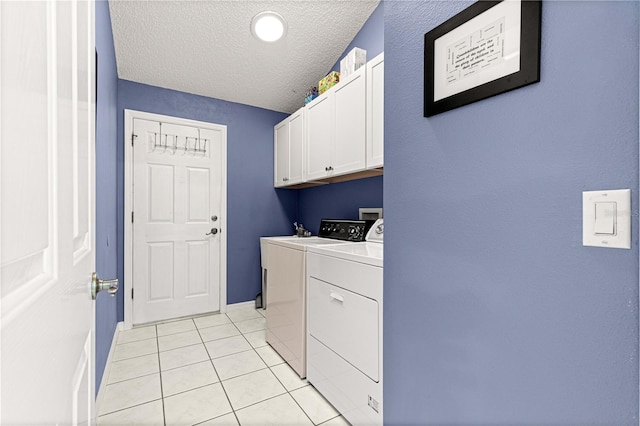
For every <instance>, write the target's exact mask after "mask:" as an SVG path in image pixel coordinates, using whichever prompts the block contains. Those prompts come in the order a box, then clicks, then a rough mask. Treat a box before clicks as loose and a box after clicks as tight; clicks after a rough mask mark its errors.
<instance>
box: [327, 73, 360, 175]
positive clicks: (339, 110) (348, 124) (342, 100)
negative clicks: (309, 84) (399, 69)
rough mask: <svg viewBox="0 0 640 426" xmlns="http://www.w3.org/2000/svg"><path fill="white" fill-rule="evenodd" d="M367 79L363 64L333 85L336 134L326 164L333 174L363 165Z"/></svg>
mask: <svg viewBox="0 0 640 426" xmlns="http://www.w3.org/2000/svg"><path fill="white" fill-rule="evenodd" d="M366 79H367V75H366V67H364V66H363V67H361V68H360V69H359V70H358V71H356V72H355V73H353V74H351V75H350V76H348V77H347V78H346V79H345V80H344V81H343V82H341V84H339V85H338V86H336V88H335V90H334V92H333V97H334V109H333V114H334V125H333V128H334V130H335V135H334V139H333V150H332V154H333V155H332V157H331V164H329V166H330V167H331V169H330V173H331V175H332V176H339V175H344V174H347V173H353V172H357V171H360V170H364V169H365V166H366V164H365V154H366V123H367V99H366V93H367V85H366Z"/></svg>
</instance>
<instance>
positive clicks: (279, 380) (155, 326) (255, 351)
mask: <svg viewBox="0 0 640 426" xmlns="http://www.w3.org/2000/svg"><path fill="white" fill-rule="evenodd" d="M221 315H225V316H226V318H227V320H229V321H230V324H232V325H233V326H234V328H235V329H236V330H237V331H238V332H239V335H240V336H242V337H243V339H244V341H245V342H246V343H248V344H249V347H250V349H247V350H244V351H239V352H234V353H231V354H227V355H223V356H220V357H217V358H222V357H225V356H231V355H236V354H238V353H242V352H249V351H253V352H254V353H256V355H258V358H259V359H260V360H262V361H263V363H264V364H265V366H266V367H265V368H261V369H258V370H256V371H252V372H248V373H244V374H240V375H238V376H234V377H229V378H227V379H225V380H231V379H235V378H238V377H242V376H246V375H249V374H253V373H255V372H257V371H263V370H269V372H270V373H271V374H272V375H273V376H275V378H276V380H277V382H278V383H280V385H281V386H282V387H283V389H284V392H283V393H281V394H278V395H274V396H272V397H269V398H265V399H263V400H261V401H257V402H254V403H252V404H249V405H247V406H245V407H242V408H240V409H239V410H243V409H246V408H249V407H252V406H254V405H257V404H261V403H264V402H265V401H269V400H271V399H274V398H277V397H280V396H283V395H285V394H288V395H289V396H290V397H291V398H292V399H293V400H294V402H295V404H296V406H297V407H298V408H300V409H301V410H302V412H303V413H304V414H305V416H306V417H307V418H308V419H309V421H310V422H311V423H312V424H314V425H315V423H314V422H313V420H312V419H311V417H310V416H309V414H308V413H307V412H306V411H305V409H304V408H303V407H302V406H301V405H300V403H299V402H298V401H297V400H296V398H295V397H294V396H293V394H292V392H295V391H298V390H300V389H303V388H305V387H307V386H310V385H311V384H310V383H309V382H308V381H307V382H306V383H304V384H302V386H300V387H298V388H296V389H292V390H289V389H287V387H286V386H285V385H284V383H283V382H282V380H281V379H280V378H279V377H278V376H277V375H276V373H275V372H274V371H273V368H274V367H277V366H280V365H283V364H284V365H286V361H284V359H282V362H281V363H278V364H274V365H269V364H268V363H267V361H266V360H265V359H264V358H263V357H262V356H261V355H260V353H259V352H258V350H257V349H258V348H262V347H265V346H267V347H270V348H271V349H272V350H273V348H272V347H271V346H270V345H269V344H268V342H266V336H265V343H266V344H265V345H263V346H258V347H254V345H253V344H252V343H251V342H250V341H249V339H248V338H247V337H246V335H245V332H243V331H241V330H240V328H239V327H238V326H237V324H236V322H235V321H233V320H232V319H231V318H229V316H227V315H226V314H221ZM258 315H260V316H259V317H254V318H248V319H243V320H241V321H237V322H243V321H251V320H257V319H264V320H266V318H265V316H264V315H262V314H261V313H259V312H258ZM195 318H197V317H192V318H189V319H190V320H191V321H192V324H193V325H194V326H195V331H196V332H197V333H198V336H199V337H200V343H197V344H193V345H186V346H179V347H176V348H172V349H169V350H167V351H163V352H168V351H171V350H176V349H181V348H185V347H189V346H196V345H199V344H202V345H203V346H204V348H205V351H206V353H207V356H208V358H209V359H208V361H209V362H210V363H211V366H212V367H213V369H214V372H215V374H216V376H217V378H218V383H220V386H221V387H222V389H223V392H224V393H225V397H226V398H227V402H228V403H229V406H230V408H231V412H232V413H233V415H234V417H235V419H236V421H237V422H238V424H240V420H239V418H238V415H237V411H238V410H236V409H235V408H234V407H233V405H232V404H231V400H230V398H229V395H228V393H227V390H226V388H225V385H224V380H222V379H221V378H220V376H219V374H218V371H217V369H216V367H215V364H214V362H213V361H214V359H213V358H211V353H210V352H209V349H208V348H207V346H206V343H209V342H214V341H216V340H222V339H225V338H230V337H234V336H228V337H222V338H219V339H213V340H209V341H207V342H205V341H204V339H203V337H202V334H201V333H200V331H201V330H202V329H206V328H211V327H217V326H223V325H228V324H229V323H227V324H219V325H217V326H216V325H212V326H208V327H202V328H200V327H198V325H197V324H196V323H195ZM152 326H153V327H154V328H155V331H156V336H155V340H156V347H157V352H156V353H155V354H156V355H157V357H158V367H159V380H160V394H161V397H160V400H161V403H162V413H163V420H164V424H165V425H166V422H167V420H166V412H165V405H164V402H165V401H164V400H165V395H164V389H163V384H162V373H163V370H162V366H161V364H160V342H159V339H160V337H165V336H171V335H175V334H180V333H185V332H189V331H193V329H191V330H184V331H179V332H176V333H170V334H166V335H163V336H159V335H158V331H157V327H158V324H154V325H152ZM149 327H151V326H149ZM265 327H266V326H265ZM259 331H264V332H265V334H266V328H262V329H259V330H252V331H247V333H246V334H251V333H257V332H259ZM151 339H152V338H148V339H139V340H134V341H131V342H126V343H122V344H119V345H126V344H129V343H136V342H140V341H144V340H151ZM276 353H277V352H276ZM149 355H151V354H142V355H136V356H134V357H130V358H124V359H122V360H118V361H113V362H112V364H113V363H118V362H121V361H126V360H130V359H135V358H140V357H143V356H149ZM278 355H279V354H278ZM217 358H216V359H217ZM204 362H207V360H205V361H198V362H193V363H190V364H186V365H181V366H178V367H173V368H170V369H167V370H166V371H171V370H175V369H178V368H183V367H186V366H188V365H195V364H199V363H204ZM152 374H155V373H150V374H144V375H141V376H137V377H132V378H129V379H125V380H121V381H118V382H114V383H113V384H115V383H122V382H125V381H128V380H133V379H137V378H140V377H146V376H149V375H152ZM213 384H215V383H210V384H207V385H203V386H198V387H195V388H192V389H188V390H185V391H182V392H178V393H176V394H173V395H171V397H172V396H175V395H179V394H182V393H186V392H189V391H192V390H194V389H200V388H202V387H206V386H210V385H213ZM312 387H313V386H312ZM167 397H169V396H167ZM154 401H157V399H155V400H152V401H147V402H144V403H141V404H137V405H134V406H131V407H126V408H122V409H120V410H116V411H113V412H111V413H105V414H103V416H104V415H107V414H112V413H116V412H119V411H123V410H128V409H131V408H134V407H137V406H140V405H144V404H148V403H151V402H154ZM334 409H335V407H334ZM336 412H337V415H336V416H334V417H331V418H329V419H327V420H325V421H323V422H322V423H318V425H322V424H325V423H327V422H329V421H331V420H334V419H336V418H338V417H341V416H342V414H341V413H340V412H339V411H337V410H336ZM228 414H229V413H226V414H222V415H220V416H217V417H214V418H212V419H207V420H204V421H203V422H207V421H210V420H213V419H215V418H218V417H222V416H225V415H228ZM203 422H200V423H203Z"/></svg>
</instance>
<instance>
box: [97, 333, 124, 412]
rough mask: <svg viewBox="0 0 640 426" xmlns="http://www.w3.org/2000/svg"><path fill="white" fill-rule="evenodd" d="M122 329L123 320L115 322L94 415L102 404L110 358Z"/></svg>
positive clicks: (107, 379)
mask: <svg viewBox="0 0 640 426" xmlns="http://www.w3.org/2000/svg"><path fill="white" fill-rule="evenodd" d="M122 330H124V322H122V321H120V322H119V323H117V324H116V330H115V331H114V333H113V339H112V340H111V348H110V349H109V355H108V356H107V363H106V364H105V366H104V371H103V372H102V380H100V389H98V396H97V397H96V407H95V408H96V410H95V412H96V415H99V414H100V406H101V405H102V399H103V398H104V391H105V388H106V387H107V382H108V381H109V371H110V370H111V358H112V357H113V353H114V352H115V350H116V344H117V343H118V335H119V334H120V332H121V331H122Z"/></svg>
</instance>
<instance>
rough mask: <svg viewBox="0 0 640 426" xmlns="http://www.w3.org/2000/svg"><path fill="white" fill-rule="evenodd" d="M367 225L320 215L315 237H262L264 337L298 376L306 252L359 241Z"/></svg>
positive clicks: (302, 371)
mask: <svg viewBox="0 0 640 426" xmlns="http://www.w3.org/2000/svg"><path fill="white" fill-rule="evenodd" d="M366 228H367V222H366V221H360V220H356V221H352V220H327V219H323V220H322V221H321V224H320V232H319V234H320V235H319V236H318V237H306V238H297V237H293V238H291V237H287V238H282V237H275V238H265V239H261V241H264V242H265V243H266V246H267V250H266V252H267V255H266V259H265V261H266V264H267V268H266V269H267V277H268V278H267V280H266V282H267V285H266V288H265V293H266V298H265V297H264V293H263V300H266V306H267V309H266V317H267V328H266V340H267V343H269V344H270V345H271V347H272V348H273V349H275V351H276V352H278V353H279V354H280V356H281V357H282V358H283V359H284V360H285V361H286V362H287V363H288V364H289V365H290V366H291V367H292V368H293V369H294V370H295V371H296V373H298V375H299V376H300V377H301V378H304V377H306V353H307V339H306V336H307V321H306V319H307V311H306V305H307V285H306V283H307V281H306V276H307V273H306V264H307V252H308V250H310V249H311V248H312V247H321V246H328V245H331V246H334V245H352V244H358V243H357V241H363V240H364V236H365V230H366Z"/></svg>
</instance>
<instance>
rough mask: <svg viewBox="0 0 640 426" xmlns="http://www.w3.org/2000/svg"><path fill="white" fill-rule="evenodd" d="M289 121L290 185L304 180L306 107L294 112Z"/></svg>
mask: <svg viewBox="0 0 640 426" xmlns="http://www.w3.org/2000/svg"><path fill="white" fill-rule="evenodd" d="M288 121H289V176H288V178H289V179H288V180H287V184H288V185H292V184H295V183H301V182H303V181H304V173H303V167H302V166H303V163H304V157H303V155H304V108H301V109H299V110H298V111H297V112H295V113H293V115H291V117H289V119H288Z"/></svg>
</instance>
